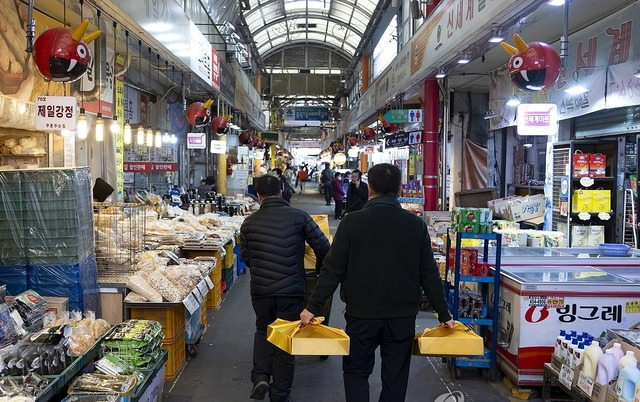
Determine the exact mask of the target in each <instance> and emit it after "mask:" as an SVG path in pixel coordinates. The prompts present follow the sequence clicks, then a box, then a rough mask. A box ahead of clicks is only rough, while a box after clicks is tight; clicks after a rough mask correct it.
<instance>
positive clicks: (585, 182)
mask: <svg viewBox="0 0 640 402" xmlns="http://www.w3.org/2000/svg"><path fill="white" fill-rule="evenodd" d="M593 183H595V181H594V180H593V179H592V178H591V177H583V178H581V179H580V184H581V185H582V187H591V186H593Z"/></svg>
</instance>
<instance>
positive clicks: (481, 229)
mask: <svg viewBox="0 0 640 402" xmlns="http://www.w3.org/2000/svg"><path fill="white" fill-rule="evenodd" d="M492 217H493V215H492V211H491V209H489V208H467V207H464V208H463V207H456V208H454V209H453V211H451V227H452V228H453V229H454V230H456V231H458V232H463V233H492V231H493V223H492V221H491V219H492Z"/></svg>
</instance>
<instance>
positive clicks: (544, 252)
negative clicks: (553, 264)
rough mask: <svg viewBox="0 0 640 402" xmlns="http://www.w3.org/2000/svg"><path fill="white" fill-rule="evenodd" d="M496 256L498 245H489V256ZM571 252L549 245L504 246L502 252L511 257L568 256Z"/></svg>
mask: <svg viewBox="0 0 640 402" xmlns="http://www.w3.org/2000/svg"><path fill="white" fill-rule="evenodd" d="M479 250H480V253H481V254H483V253H484V250H483V249H482V248H480V249H479ZM495 256H496V247H489V257H495ZM568 256H570V254H567V253H566V252H563V251H558V250H557V249H553V248H548V247H502V250H501V252H500V257H501V258H505V257H506V258H509V257H515V258H518V257H568Z"/></svg>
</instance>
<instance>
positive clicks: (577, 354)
mask: <svg viewBox="0 0 640 402" xmlns="http://www.w3.org/2000/svg"><path fill="white" fill-rule="evenodd" d="M584 348H585V345H584V342H581V343H580V344H578V347H577V348H574V349H573V368H576V367H578V365H579V364H580V363H582V360H583V358H584Z"/></svg>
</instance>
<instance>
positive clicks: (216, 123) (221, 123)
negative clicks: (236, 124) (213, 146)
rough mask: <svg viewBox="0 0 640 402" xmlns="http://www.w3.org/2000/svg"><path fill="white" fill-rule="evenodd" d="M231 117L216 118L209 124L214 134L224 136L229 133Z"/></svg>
mask: <svg viewBox="0 0 640 402" xmlns="http://www.w3.org/2000/svg"><path fill="white" fill-rule="evenodd" d="M231 117H232V116H231V115H230V114H229V115H227V116H218V117H216V118H214V119H213V121H212V122H211V130H212V131H213V132H214V133H215V134H226V133H227V132H228V131H229V121H231Z"/></svg>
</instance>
